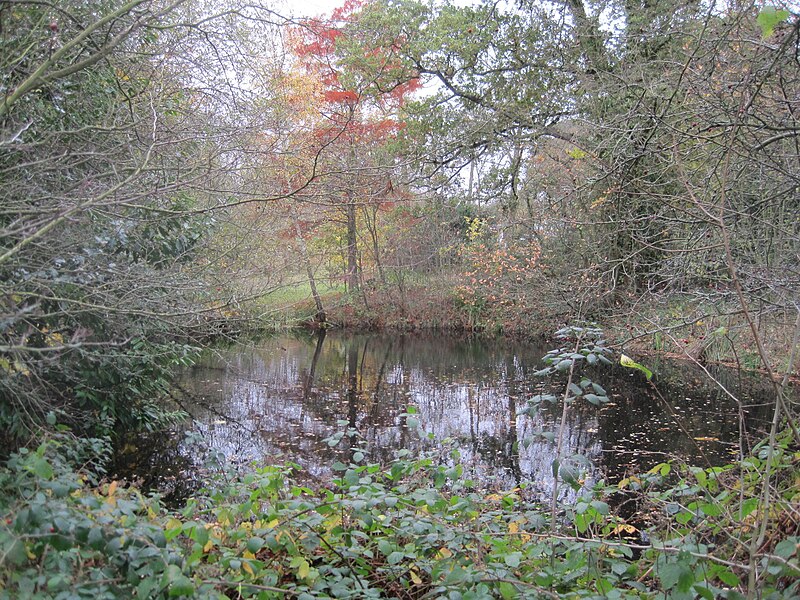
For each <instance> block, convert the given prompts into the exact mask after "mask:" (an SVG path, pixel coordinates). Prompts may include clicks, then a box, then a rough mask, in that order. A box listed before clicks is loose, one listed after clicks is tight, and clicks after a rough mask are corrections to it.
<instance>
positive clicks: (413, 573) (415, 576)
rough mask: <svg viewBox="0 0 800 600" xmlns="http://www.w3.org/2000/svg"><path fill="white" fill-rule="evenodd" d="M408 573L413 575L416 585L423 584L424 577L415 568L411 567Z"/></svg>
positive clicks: (412, 579)
mask: <svg viewBox="0 0 800 600" xmlns="http://www.w3.org/2000/svg"><path fill="white" fill-rule="evenodd" d="M408 574H409V575H410V576H411V581H413V582H414V583H415V584H416V585H422V578H421V577H420V576H419V575H418V574H417V572H416V571H415V570H414V569H411V570H410V571H409V572H408Z"/></svg>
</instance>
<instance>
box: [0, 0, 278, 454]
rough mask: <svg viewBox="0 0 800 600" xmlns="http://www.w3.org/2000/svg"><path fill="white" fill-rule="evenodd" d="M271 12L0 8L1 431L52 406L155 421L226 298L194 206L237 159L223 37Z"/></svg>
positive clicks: (225, 191) (206, 201) (23, 431)
mask: <svg viewBox="0 0 800 600" xmlns="http://www.w3.org/2000/svg"><path fill="white" fill-rule="evenodd" d="M274 22H276V18H275V17H274V15H273V14H272V13H270V12H269V11H266V10H256V9H252V8H247V7H239V8H238V9H237V7H234V6H233V5H229V6H228V7H227V8H226V9H225V10H222V11H220V10H218V9H216V8H215V7H214V5H213V3H211V4H197V3H195V4H194V5H193V6H191V7H189V6H183V5H182V4H181V3H180V2H174V3H158V2H151V1H149V0H135V1H131V2H127V3H125V4H123V5H119V4H118V3H113V2H91V3H84V2H66V3H60V4H59V5H58V6H57V7H54V6H51V5H49V4H41V3H37V2H16V3H13V5H11V4H8V3H5V4H3V5H2V6H1V7H0V24H2V31H3V38H2V53H0V55H1V56H2V58H0V61H2V73H3V80H2V84H1V85H2V88H1V89H2V98H1V99H0V177H1V178H2V182H3V186H2V190H3V191H2V202H0V298H1V299H2V300H0V302H2V304H1V305H0V307H1V308H0V313H1V314H2V318H1V320H2V327H1V328H0V369H1V370H2V372H3V377H2V382H1V383H0V395H2V398H3V401H2V409H0V421H2V423H3V431H4V432H7V434H8V435H9V436H10V438H15V439H6V440H4V441H5V442H6V444H7V445H10V444H13V443H14V442H15V441H19V440H21V439H22V438H24V436H26V435H27V432H29V431H30V430H32V429H35V428H37V427H38V426H39V425H43V424H45V422H48V423H52V422H54V421H55V420H57V421H59V422H61V423H66V424H68V425H71V426H73V427H75V430H76V431H77V432H82V431H83V432H91V431H94V432H99V433H108V432H109V431H111V430H112V429H113V428H115V427H118V426H127V425H135V424H137V423H138V424H142V423H148V422H152V421H153V419H154V418H157V417H158V415H159V412H160V411H159V410H157V409H156V405H155V401H156V400H157V399H158V397H159V396H162V395H163V394H164V392H165V390H166V386H167V381H168V377H169V373H170V368H171V367H172V366H174V365H176V364H185V362H186V360H187V359H188V356H189V354H190V348H189V347H188V346H186V345H185V344H184V343H185V342H186V341H187V340H192V339H195V340H196V339H199V338H200V337H202V336H203V335H205V334H206V332H207V327H206V324H207V323H208V322H210V319H207V316H214V315H216V314H219V312H220V310H222V309H224V307H225V305H226V302H228V299H226V298H225V296H223V295H222V294H223V293H225V290H224V289H222V287H221V286H218V287H217V288H216V289H219V290H221V292H215V291H214V290H215V288H214V287H212V286H211V285H210V282H211V281H212V275H214V274H213V273H211V272H210V270H211V269H213V268H214V266H215V263H216V262H217V261H218V258H217V257H210V256H207V255H206V256H204V247H205V246H204V245H205V244H206V243H207V241H208V238H207V236H206V234H207V233H209V232H210V231H211V230H213V229H215V228H217V227H218V226H219V221H218V220H216V219H214V218H212V217H211V216H210V213H209V212H208V211H209V210H210V209H216V208H217V207H220V206H225V205H228V204H230V203H231V193H232V192H233V191H234V190H235V189H236V184H237V183H238V181H237V179H236V175H231V173H234V174H238V175H239V176H241V172H242V169H243V168H244V166H245V164H244V162H243V161H242V159H241V157H242V155H243V152H242V148H243V139H244V138H243V136H242V133H241V129H242V126H243V125H245V124H247V122H246V121H245V119H244V118H243V115H242V114H241V113H237V112H236V111H235V110H233V109H234V107H235V106H236V102H238V101H239V100H241V97H242V94H243V93H244V91H246V90H247V87H248V86H247V85H243V84H241V82H239V83H238V85H236V82H231V81H230V80H226V77H227V73H228V71H226V70H225V67H226V65H229V64H230V61H232V60H235V59H240V58H241V57H242V56H243V50H242V47H243V46H242V45H241V44H239V45H237V44H234V43H232V41H231V38H230V37H228V34H229V33H230V32H231V29H230V28H231V27H232V26H234V25H236V24H238V25H241V24H242V23H249V24H251V25H253V26H255V25H257V26H259V27H262V28H269V27H271V26H272V24H273V23H274ZM240 29H241V28H240ZM197 33H200V34H201V35H200V36H198V35H197ZM221 33H225V34H226V35H225V36H221V35H220V34H221ZM213 61H216V67H217V68H216V70H213V69H211V68H210V67H211V62H213ZM220 72H222V73H223V75H220ZM222 92H225V93H222ZM222 174H224V176H223V175H222ZM217 214H218V215H221V214H222V213H220V212H218V213H217Z"/></svg>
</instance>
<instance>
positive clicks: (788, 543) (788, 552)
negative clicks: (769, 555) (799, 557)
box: [775, 537, 800, 560]
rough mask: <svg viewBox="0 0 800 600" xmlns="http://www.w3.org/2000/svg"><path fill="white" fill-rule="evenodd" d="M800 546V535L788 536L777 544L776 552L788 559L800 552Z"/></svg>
mask: <svg viewBox="0 0 800 600" xmlns="http://www.w3.org/2000/svg"><path fill="white" fill-rule="evenodd" d="M799 548H800V537H788V538H786V539H785V540H783V541H782V542H780V543H779V544H778V545H777V546H775V554H777V555H778V556H780V557H781V558H785V559H786V560H788V559H790V558H791V557H792V556H794V555H795V554H798V549H799Z"/></svg>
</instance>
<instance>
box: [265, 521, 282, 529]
mask: <svg viewBox="0 0 800 600" xmlns="http://www.w3.org/2000/svg"><path fill="white" fill-rule="evenodd" d="M278 523H280V521H278V519H272V521H270V522H269V523H267V529H272V528H273V527H275V526H276V525H277V524H278Z"/></svg>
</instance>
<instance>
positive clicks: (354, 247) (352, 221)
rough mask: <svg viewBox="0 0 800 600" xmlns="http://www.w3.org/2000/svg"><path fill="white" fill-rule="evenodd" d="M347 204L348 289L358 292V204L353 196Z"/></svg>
mask: <svg viewBox="0 0 800 600" xmlns="http://www.w3.org/2000/svg"><path fill="white" fill-rule="evenodd" d="M347 200H348V202H347V288H348V291H350V292H351V293H352V292H356V291H358V289H359V287H360V286H359V281H358V239H357V237H356V233H357V232H356V204H355V202H354V201H353V198H352V196H351V197H349V198H348V199H347Z"/></svg>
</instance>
